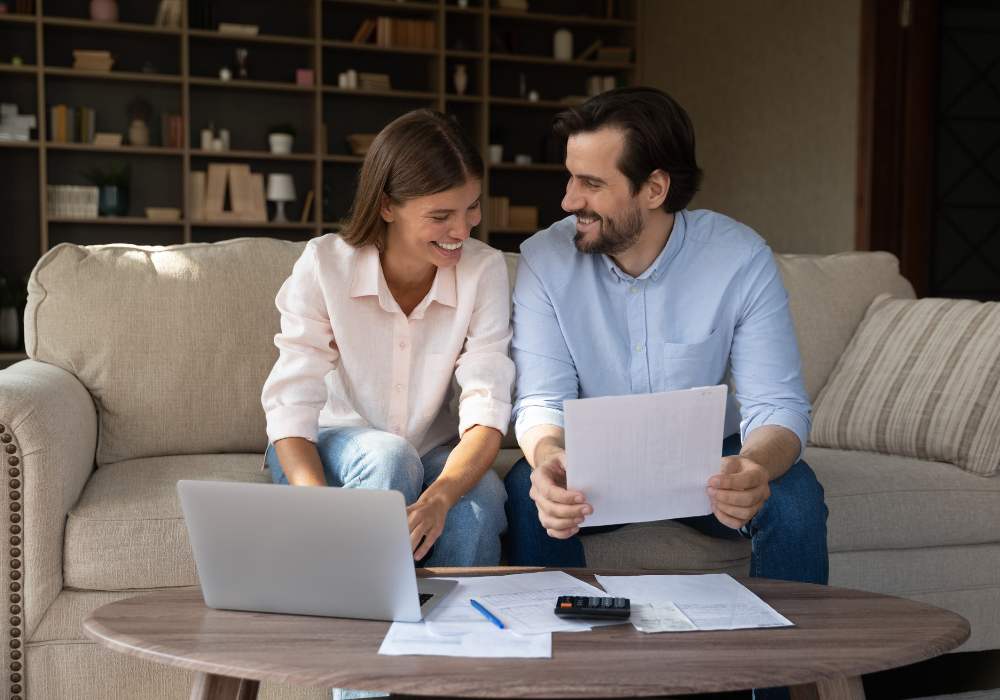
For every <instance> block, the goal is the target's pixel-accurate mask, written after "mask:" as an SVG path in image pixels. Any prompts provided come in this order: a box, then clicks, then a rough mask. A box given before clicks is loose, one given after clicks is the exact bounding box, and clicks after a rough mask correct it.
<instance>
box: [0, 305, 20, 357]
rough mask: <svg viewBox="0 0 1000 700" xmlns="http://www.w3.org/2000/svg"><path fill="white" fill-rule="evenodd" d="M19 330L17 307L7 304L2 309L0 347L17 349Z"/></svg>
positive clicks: (0, 314) (0, 313)
mask: <svg viewBox="0 0 1000 700" xmlns="http://www.w3.org/2000/svg"><path fill="white" fill-rule="evenodd" d="M19 332H20V331H19V328H18V325H17V309H15V308H14V307H13V306H5V307H4V308H2V309H0V348H3V349H5V350H13V349H15V348H16V347H17V341H18V340H19V338H18V334H19Z"/></svg>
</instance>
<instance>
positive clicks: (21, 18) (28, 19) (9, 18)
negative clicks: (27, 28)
mask: <svg viewBox="0 0 1000 700" xmlns="http://www.w3.org/2000/svg"><path fill="white" fill-rule="evenodd" d="M37 19H38V17H37V16H36V15H19V14H14V13H13V12H9V13H7V14H3V15H0V24H3V23H4V22H9V23H11V24H34V23H35V21H36V20H37Z"/></svg>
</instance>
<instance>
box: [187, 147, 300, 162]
mask: <svg viewBox="0 0 1000 700" xmlns="http://www.w3.org/2000/svg"><path fill="white" fill-rule="evenodd" d="M191 157H192V158H225V159H229V160H232V159H233V158H246V159H249V160H285V161H307V162H308V161H314V160H316V155H315V154H313V153H271V152H270V151H252V150H242V151H241V150H235V149H230V150H228V151H203V150H202V149H200V148H195V149H191Z"/></svg>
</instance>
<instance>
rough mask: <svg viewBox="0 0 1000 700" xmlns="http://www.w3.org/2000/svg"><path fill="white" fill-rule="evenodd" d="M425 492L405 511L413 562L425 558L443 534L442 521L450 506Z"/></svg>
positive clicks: (438, 497)
mask: <svg viewBox="0 0 1000 700" xmlns="http://www.w3.org/2000/svg"><path fill="white" fill-rule="evenodd" d="M428 494H429V492H428V491H425V492H424V493H423V495H422V496H420V498H418V499H417V502H416V503H414V504H413V505H412V506H408V507H407V509H406V520H407V524H408V525H409V527H410V548H411V549H412V550H413V559H414V561H419V560H421V559H423V558H424V557H426V556H427V552H429V551H430V549H431V547H432V546H434V543H435V542H437V539H438V537H440V536H441V533H442V532H444V521H445V518H447V517H448V511H449V510H451V505H450V504H449V503H448V502H447V501H446V500H445V498H444V497H443V496H441V495H436V494H430V495H428Z"/></svg>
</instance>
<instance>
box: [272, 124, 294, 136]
mask: <svg viewBox="0 0 1000 700" xmlns="http://www.w3.org/2000/svg"><path fill="white" fill-rule="evenodd" d="M267 133H268V135H270V134H288V135H289V136H291V137H292V138H295V127H294V126H292V125H291V124H276V125H275V126H272V127H271V128H270V129H268V130H267Z"/></svg>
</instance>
